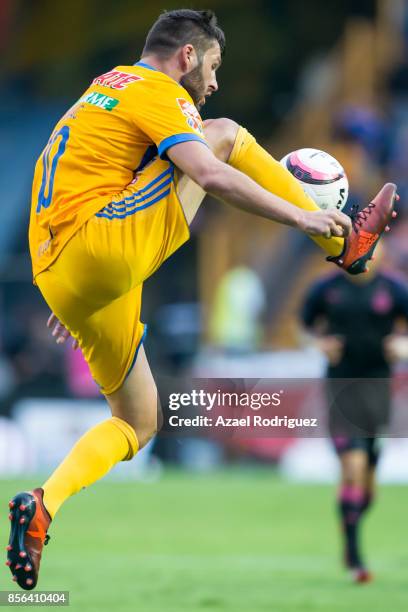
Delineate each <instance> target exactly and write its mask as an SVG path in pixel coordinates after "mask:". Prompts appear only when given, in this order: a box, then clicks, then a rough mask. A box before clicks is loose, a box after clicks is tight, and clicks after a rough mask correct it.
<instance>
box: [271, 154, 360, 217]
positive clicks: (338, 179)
mask: <svg viewBox="0 0 408 612" xmlns="http://www.w3.org/2000/svg"><path fill="white" fill-rule="evenodd" d="M280 163H281V164H282V166H284V167H285V168H286V169H287V170H289V172H290V173H291V174H293V176H294V177H295V178H297V180H298V181H299V183H300V184H301V185H302V187H303V189H304V190H305V192H306V193H307V194H308V195H310V197H311V198H312V199H313V200H314V201H315V202H316V204H317V205H318V206H319V207H320V208H321V209H322V210H329V209H331V208H336V209H337V210H342V209H343V208H344V206H345V204H346V202H347V197H348V190H349V186H348V180H347V176H346V173H345V172H344V169H343V167H342V166H341V165H340V164H339V162H338V161H337V159H335V158H334V157H332V156H331V155H329V154H328V153H325V151H319V149H298V150H297V151H293V152H292V153H288V154H287V155H285V157H283V158H282V159H281V162H280Z"/></svg>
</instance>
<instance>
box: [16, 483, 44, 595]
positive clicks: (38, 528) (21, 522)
mask: <svg viewBox="0 0 408 612" xmlns="http://www.w3.org/2000/svg"><path fill="white" fill-rule="evenodd" d="M43 495H44V491H43V490H42V489H34V490H33V491H30V492H24V493H18V494H17V495H16V496H15V497H13V499H12V500H11V501H10V503H9V508H10V513H9V519H10V521H11V530H10V539H9V543H8V546H7V549H6V550H7V561H6V565H8V567H9V568H10V571H11V573H12V575H13V581H14V582H17V584H18V585H19V586H20V587H21V588H22V589H26V590H27V591H29V590H31V589H33V588H34V587H35V586H36V584H37V581H38V572H39V570H40V561H41V554H42V549H43V546H44V544H48V540H49V536H48V535H47V530H48V527H49V525H50V523H51V517H50V515H49V514H48V512H47V510H46V508H45V506H44V503H43Z"/></svg>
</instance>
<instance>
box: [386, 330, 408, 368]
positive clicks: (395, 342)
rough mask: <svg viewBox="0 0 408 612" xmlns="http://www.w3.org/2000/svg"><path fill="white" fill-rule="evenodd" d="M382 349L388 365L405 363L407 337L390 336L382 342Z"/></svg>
mask: <svg viewBox="0 0 408 612" xmlns="http://www.w3.org/2000/svg"><path fill="white" fill-rule="evenodd" d="M383 349H384V355H385V358H386V360H387V361H388V362H389V363H395V362H397V361H405V360H407V359H408V336H404V335H401V334H390V335H389V336H385V338H384V340H383Z"/></svg>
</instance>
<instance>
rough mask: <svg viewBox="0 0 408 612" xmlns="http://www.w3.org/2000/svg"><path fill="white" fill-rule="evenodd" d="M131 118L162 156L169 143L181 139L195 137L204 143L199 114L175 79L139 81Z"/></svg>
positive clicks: (171, 143)
mask: <svg viewBox="0 0 408 612" xmlns="http://www.w3.org/2000/svg"><path fill="white" fill-rule="evenodd" d="M132 118H133V120H134V122H135V123H136V125H137V127H138V128H139V129H141V130H142V131H143V132H144V133H145V134H146V135H147V136H148V137H149V138H150V139H151V140H152V141H153V143H154V144H155V145H156V146H157V150H158V152H159V155H160V157H161V158H162V159H166V158H167V155H166V153H167V151H168V149H170V147H172V146H173V145H175V144H179V143H181V142H187V141H189V140H196V141H199V142H202V143H203V144H205V145H207V143H206V141H205V137H204V130H203V122H202V119H201V117H200V114H199V112H198V110H197V109H196V107H195V106H194V104H193V102H192V100H191V98H190V96H189V95H188V93H187V92H186V90H185V89H184V88H183V87H181V86H180V85H178V83H176V82H175V81H174V82H171V81H169V82H165V83H163V82H152V81H150V82H148V81H145V82H144V83H140V85H139V91H138V96H137V101H135V105H134V110H133V111H132ZM207 146H208V145H207Z"/></svg>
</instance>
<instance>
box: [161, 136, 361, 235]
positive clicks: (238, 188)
mask: <svg viewBox="0 0 408 612" xmlns="http://www.w3.org/2000/svg"><path fill="white" fill-rule="evenodd" d="M167 155H168V157H169V158H170V159H171V161H172V162H173V163H174V164H175V165H176V166H177V167H178V168H179V169H180V170H181V171H182V172H184V173H185V174H187V175H188V176H189V177H190V178H191V179H192V180H193V181H194V182H196V183H197V184H198V185H200V187H202V188H203V190H204V191H206V192H207V193H209V194H211V195H213V196H214V197H216V198H218V199H220V200H224V201H225V202H227V203H228V204H231V205H233V206H235V207H236V208H240V209H242V210H245V211H247V212H250V213H253V214H255V215H258V216H261V217H266V218H267V219H271V220H273V221H277V222H278V223H283V224H285V225H290V226H292V227H297V228H299V229H301V230H302V231H304V232H305V233H307V234H310V235H313V236H326V237H330V236H348V234H349V233H350V230H351V221H350V218H349V217H347V215H344V214H343V213H341V212H339V211H328V212H327V211H320V212H309V211H305V210H302V209H300V208H297V207H296V206H294V205H293V204H290V203H289V202H287V201H286V200H283V199H282V198H279V197H278V196H276V195H274V194H273V193H270V192H269V191H266V190H265V189H263V188H262V187H261V186H260V185H258V184H257V183H256V182H255V181H253V180H252V179H250V178H249V177H248V176H246V175H245V174H243V173H242V172H239V171H238V170H235V168H232V167H231V166H229V165H228V164H225V163H223V162H222V161H220V160H219V159H217V157H215V155H214V154H213V153H212V151H211V150H210V149H209V148H208V147H206V146H205V145H203V144H202V143H200V142H195V141H188V142H182V143H180V144H176V145H174V146H172V147H171V148H169V149H168V151H167Z"/></svg>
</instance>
